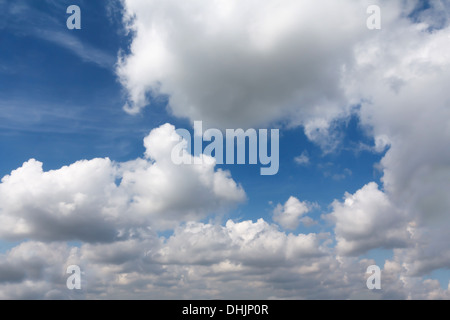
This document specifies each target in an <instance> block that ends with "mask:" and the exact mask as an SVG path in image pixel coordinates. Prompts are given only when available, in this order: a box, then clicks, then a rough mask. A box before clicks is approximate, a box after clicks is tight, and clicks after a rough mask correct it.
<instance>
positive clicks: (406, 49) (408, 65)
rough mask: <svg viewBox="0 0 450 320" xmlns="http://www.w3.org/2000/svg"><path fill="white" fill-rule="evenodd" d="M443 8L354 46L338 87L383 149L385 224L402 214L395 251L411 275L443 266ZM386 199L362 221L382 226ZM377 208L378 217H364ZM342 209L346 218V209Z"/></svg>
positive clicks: (434, 4)
mask: <svg viewBox="0 0 450 320" xmlns="http://www.w3.org/2000/svg"><path fill="white" fill-rule="evenodd" d="M442 10H444V12H447V16H446V15H445V14H443V13H442ZM448 10H449V7H448V2H445V1H431V2H430V8H429V9H428V10H426V11H424V12H422V13H421V14H418V15H416V16H414V18H412V19H406V18H403V19H402V18H398V19H397V20H395V21H393V22H391V23H389V24H388V25H386V26H385V27H384V28H383V29H382V30H381V31H380V32H379V33H378V34H377V35H376V36H374V37H373V38H371V39H370V41H367V42H365V43H362V44H361V45H360V46H357V47H355V53H356V54H355V57H356V63H355V67H354V68H353V69H352V70H349V71H348V77H347V80H348V81H346V91H347V95H348V96H351V97H353V98H354V99H356V100H359V101H361V109H360V112H359V115H360V118H361V123H362V125H363V126H365V127H366V128H367V129H368V132H369V133H370V134H371V135H372V136H373V137H374V139H375V142H378V143H377V147H378V149H379V150H380V149H382V148H383V147H388V151H387V152H386V154H385V156H384V157H383V159H382V161H381V166H380V167H381V169H382V170H383V178H382V182H383V187H384V188H383V189H384V194H385V196H383V198H385V200H386V201H388V202H389V203H390V204H389V206H390V207H391V209H389V210H390V211H391V212H397V213H396V216H397V218H391V219H395V221H397V222H398V218H400V217H401V214H398V212H402V213H403V214H405V215H406V217H405V220H404V227H405V228H407V229H408V230H409V233H410V234H411V241H410V248H408V249H404V250H396V251H395V252H396V254H397V255H398V257H399V259H400V258H401V260H402V261H403V263H404V264H405V265H406V266H407V270H408V272H409V273H410V274H413V275H423V274H426V273H429V272H431V271H432V270H436V269H439V268H448V267H450V259H449V257H450V250H449V247H448V245H447V244H448V242H449V240H450V239H449V236H448V231H447V230H448V228H449V227H450V214H449V208H450V199H449V197H448V192H447V191H448V190H450V165H449V164H450V150H449V148H448V147H447V146H448V145H449V144H450V120H449V119H450V108H449V106H450V92H449V90H448V88H447V87H448V83H449V81H450V71H449V70H450V55H449V53H448V52H449V50H450V43H449V41H448V40H449V37H450V26H449V20H448ZM412 20H414V21H416V23H413V22H412ZM394 22H395V23H394ZM363 191H364V189H362V190H361V191H360V193H361V194H362V193H365V192H363ZM366 191H367V190H366ZM372 193H373V192H372ZM386 201H379V203H378V204H377V205H375V206H372V208H366V215H367V216H372V215H373V216H374V217H376V218H377V219H380V220H383V219H384V218H383V217H384V216H385V214H384V213H383V212H385V209H383V208H380V204H382V203H387V202H386ZM377 207H379V210H378V213H372V212H373V211H372V210H374V208H377ZM348 209H349V210H350V211H348V214H350V212H351V210H353V209H351V208H348ZM341 216H343V215H341ZM378 221H379V220H378ZM395 221H394V223H393V222H389V223H387V224H385V226H386V230H387V233H389V230H391V231H392V230H395V228H396V227H395V226H396V225H397V224H396V223H395ZM386 222H387V221H386ZM379 228H380V229H382V227H380V226H379ZM337 231H338V232H339V228H338V229H337ZM397 235H398V236H401V233H398V234H397ZM386 239H387V238H385V240H386ZM393 240H394V239H393ZM364 241H366V239H363V240H362V242H364ZM394 242H395V241H393V242H392V244H394ZM361 245H362V246H364V245H363V244H362V243H361ZM383 245H385V244H383Z"/></svg>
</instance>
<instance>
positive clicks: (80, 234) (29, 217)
mask: <svg viewBox="0 0 450 320" xmlns="http://www.w3.org/2000/svg"><path fill="white" fill-rule="evenodd" d="M180 138H181V137H179V136H178V135H177V134H176V132H175V128H174V127H173V126H172V125H169V124H166V125H163V126H161V127H159V128H157V129H154V130H152V132H151V133H150V134H149V135H148V136H147V137H146V138H145V140H144V144H145V146H146V151H145V155H146V157H147V158H143V159H137V160H134V161H130V162H125V163H114V162H112V161H111V160H109V159H107V158H106V159H93V160H82V161H78V162H76V163H74V164H71V165H69V166H66V167H63V168H61V169H58V170H52V171H48V172H44V171H43V169H42V163H40V162H38V161H36V160H29V161H27V162H26V163H24V164H23V165H22V167H20V168H18V169H16V170H14V171H12V172H11V174H10V175H7V176H5V177H4V178H3V179H2V180H1V183H0V203H1V204H0V218H1V220H2V224H1V227H0V236H1V237H2V238H3V239H10V240H20V239H27V238H32V239H38V240H47V241H53V240H82V241H89V242H91V241H100V242H107V241H114V240H116V239H121V238H124V237H125V238H126V237H129V236H130V234H133V233H134V232H135V231H134V230H136V229H140V228H153V229H160V230H161V229H167V228H171V227H174V226H176V225H177V224H178V223H179V222H181V221H190V220H197V219H201V218H205V217H206V216H207V215H208V214H210V213H213V212H214V213H217V214H219V213H221V212H220V211H218V210H221V209H223V208H226V207H227V206H231V205H234V204H237V203H239V202H242V201H243V200H245V192H244V190H243V189H242V188H241V187H240V186H239V185H238V184H236V183H235V182H234V181H233V180H232V179H231V177H230V174H229V172H226V171H222V170H215V169H214V166H215V165H214V163H210V164H202V165H193V166H189V165H179V166H177V165H174V164H173V163H172V160H171V151H172V147H173V146H174V145H175V144H176V143H178V140H179V139H180ZM216 209H217V210H216Z"/></svg>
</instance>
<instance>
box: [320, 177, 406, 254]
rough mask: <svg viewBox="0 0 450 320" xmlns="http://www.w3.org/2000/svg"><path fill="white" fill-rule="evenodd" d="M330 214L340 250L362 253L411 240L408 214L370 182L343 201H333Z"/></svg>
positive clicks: (396, 245) (346, 196) (393, 246)
mask: <svg viewBox="0 0 450 320" xmlns="http://www.w3.org/2000/svg"><path fill="white" fill-rule="evenodd" d="M332 208H333V212H332V213H331V214H330V215H328V216H327V218H329V219H331V220H332V221H333V222H334V223H335V233H336V240H337V245H336V249H337V251H338V253H339V254H344V255H359V254H362V253H364V252H367V251H368V250H370V249H375V248H395V247H403V246H406V245H407V244H408V242H409V241H408V240H409V233H408V232H407V229H406V225H405V217H404V216H403V214H402V212H400V211H398V210H397V209H396V208H395V207H394V206H393V205H392V204H391V203H390V201H389V198H388V197H387V196H386V194H384V193H383V192H382V191H380V190H379V189H378V185H377V184H376V183H374V182H372V183H369V184H368V185H366V186H364V187H363V188H362V189H360V190H358V191H357V192H356V193H355V194H353V195H351V194H348V193H347V194H346V195H345V200H344V202H339V201H334V202H333V204H332Z"/></svg>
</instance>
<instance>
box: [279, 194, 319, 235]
mask: <svg viewBox="0 0 450 320" xmlns="http://www.w3.org/2000/svg"><path fill="white" fill-rule="evenodd" d="M309 211H310V205H309V204H308V203H306V202H301V201H300V200H298V199H297V198H295V197H290V198H289V199H288V200H287V201H286V203H285V204H284V205H281V204H278V205H277V206H276V207H275V209H274V210H273V221H275V222H277V223H279V224H280V226H282V227H283V228H285V229H289V230H294V229H296V228H297V227H298V225H299V224H300V222H301V218H302V217H303V216H304V215H305V214H306V213H307V212H309ZM305 221H306V222H307V223H310V222H311V221H309V222H308V220H305Z"/></svg>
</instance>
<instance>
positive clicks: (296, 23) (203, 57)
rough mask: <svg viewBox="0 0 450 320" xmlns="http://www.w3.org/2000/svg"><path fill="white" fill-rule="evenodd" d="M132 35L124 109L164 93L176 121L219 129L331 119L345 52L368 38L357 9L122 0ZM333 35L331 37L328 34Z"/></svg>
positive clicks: (338, 103)
mask: <svg viewBox="0 0 450 320" xmlns="http://www.w3.org/2000/svg"><path fill="white" fill-rule="evenodd" d="M124 7H125V17H126V19H125V20H126V21H127V23H128V24H129V26H130V29H132V30H133V32H134V38H133V42H132V44H131V52H130V54H129V55H126V56H124V57H122V58H121V59H120V61H119V65H118V68H117V74H118V76H119V77H120V80H121V83H122V84H123V86H124V87H125V88H126V90H127V92H128V97H129V101H128V103H127V105H126V110H127V111H129V112H130V113H136V112H139V111H140V110H141V109H142V108H144V107H145V106H146V105H147V104H148V102H149V101H148V99H147V95H148V94H153V95H158V94H168V95H169V107H170V110H171V111H172V112H173V113H174V115H176V116H179V117H187V118H189V119H191V120H192V121H193V120H203V121H204V122H205V123H206V124H207V125H214V126H219V127H227V128H234V127H249V126H255V125H260V124H265V123H268V122H272V121H273V120H279V119H281V118H284V117H286V115H288V114H290V115H292V114H296V116H295V118H293V119H292V121H293V122H300V123H305V122H306V120H310V119H313V118H315V117H316V116H321V117H324V116H325V115H327V117H328V119H330V120H331V119H333V118H334V117H335V116H337V115H340V114H341V113H342V112H343V111H345V110H346V107H345V106H346V101H345V99H344V95H343V94H342V93H343V92H342V90H341V83H340V82H341V76H342V70H343V68H344V66H345V65H351V64H352V61H353V59H352V54H353V52H352V46H353V45H354V44H355V43H356V42H357V41H359V40H360V39H361V38H362V36H364V35H367V28H366V27H365V26H366V18H367V15H366V8H367V5H365V3H364V1H363V2H357V3H356V2H354V1H350V0H343V1H339V2H336V1H332V0H320V1H319V2H318V1H317V0H316V1H311V0H307V1H295V0H290V1H284V2H283V4H282V5H281V4H280V3H278V2H277V1H273V0H264V1H257V2H255V1H246V2H243V1H237V0H232V1H229V0H220V1H214V2H211V1H197V2H195V3H193V2H186V3H180V2H179V1H176V0H168V1H157V0H152V1H148V0H126V1H124ZM330 30H332V31H330Z"/></svg>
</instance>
